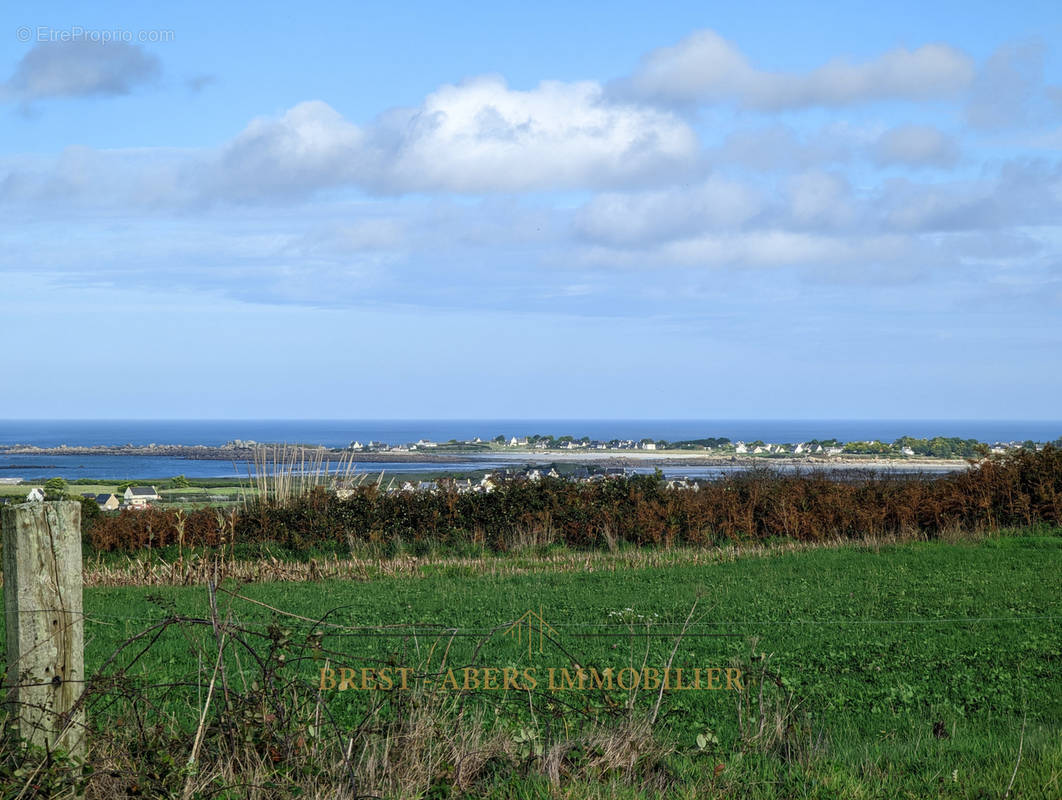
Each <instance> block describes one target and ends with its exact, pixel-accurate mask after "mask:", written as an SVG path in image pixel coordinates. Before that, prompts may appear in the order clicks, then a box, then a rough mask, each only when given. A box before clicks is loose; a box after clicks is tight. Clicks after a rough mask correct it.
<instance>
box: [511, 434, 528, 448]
mask: <svg viewBox="0 0 1062 800" xmlns="http://www.w3.org/2000/svg"><path fill="white" fill-rule="evenodd" d="M509 447H527V437H526V436H523V437H521V438H519V439H517V438H516V437H515V436H514V437H513V438H512V439H510V440H509Z"/></svg>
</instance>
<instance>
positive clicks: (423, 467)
mask: <svg viewBox="0 0 1062 800" xmlns="http://www.w3.org/2000/svg"><path fill="white" fill-rule="evenodd" d="M533 434H551V435H554V436H564V435H571V436H574V437H576V438H579V437H582V436H589V437H590V438H591V439H601V440H609V439H633V440H635V441H637V440H639V439H642V438H650V439H667V440H669V441H678V440H682V439H703V438H708V437H726V438H729V439H731V440H732V441H738V440H744V441H755V440H757V439H761V440H763V441H765V442H801V441H807V440H809V439H829V438H836V439H839V440H841V441H864V440H870V439H878V440H881V441H894V440H896V439H898V438H899V437H901V436H915V437H919V438H922V437H932V436H957V437H961V438H964V439H977V440H978V441H982V442H986V443H989V444H992V443H996V442H1011V441H1018V442H1021V441H1026V440H1029V439H1031V440H1033V441H1036V442H1045V441H1053V440H1055V439H1058V438H1059V437H1062V420H939V419H938V420H855V419H845V420H825V419H823V420H736V419H731V420H674V419H672V420H651V419H643V420H633V419H593V420H590V419H462V420H452V419H451V420H0V447H2V446H9V445H16V444H22V445H35V446H37V447H59V446H61V445H67V446H69V447H92V446H106V445H125V444H130V445H142V446H143V445H150V444H157V445H207V446H215V447H217V446H221V445H223V444H225V443H226V442H229V441H232V440H235V439H242V440H244V441H251V440H253V441H256V442H260V443H279V444H304V445H324V446H326V447H346V446H348V445H349V444H350V443H351V442H353V441H360V442H369V441H381V442H386V443H388V444H402V443H408V442H416V441H418V440H420V439H427V440H431V441H436V442H446V441H449V440H450V439H456V440H458V441H465V440H470V439H473V438H475V437H477V436H478V437H480V438H482V439H492V438H494V437H495V436H498V435H503V436H505V437H506V438H508V437H511V436H530V435H533ZM511 465H512V461H511V460H508V459H491V457H490V456H487V457H485V458H484V459H482V460H481V459H470V460H462V461H452V462H445V463H440V462H416V461H410V462H403V463H387V464H374V463H365V464H361V465H358V466H357V470H358V471H359V472H360V471H364V472H371V473H378V472H380V471H381V469H382V470H385V471H386V472H387V473H389V474H400V473H410V472H429V471H430V472H442V471H450V472H455V473H461V472H471V471H474V470H482V469H492V468H496V467H500V466H511ZM643 469H649V470H651V469H652V467H646V468H643ZM724 471H725V468H718V467H714V468H711V467H696V468H695V467H675V468H665V470H664V472H665V474H666V475H669V476H670V475H688V476H689V477H713V476H716V475H718V474H722V472H724ZM174 475H185V476H187V477H189V478H217V477H229V478H240V477H242V478H246V477H247V476H248V465H247V464H245V463H233V462H228V461H207V460H193V459H182V458H170V457H161V456H160V457H154V456H127V455H113V456H112V455H92V456H88V455H52V454H44V455H15V454H7V453H2V452H0V481H2V482H5V483H8V482H12V481H14V480H16V479H26V480H30V479H40V478H45V477H48V478H50V477H56V476H58V477H62V478H66V479H67V480H76V479H78V478H101V479H133V478H137V479H139V478H144V479H162V478H169V477H173V476H174Z"/></svg>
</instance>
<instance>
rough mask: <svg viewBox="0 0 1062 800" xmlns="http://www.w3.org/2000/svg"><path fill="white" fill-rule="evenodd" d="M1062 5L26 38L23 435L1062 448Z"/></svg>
mask: <svg viewBox="0 0 1062 800" xmlns="http://www.w3.org/2000/svg"><path fill="white" fill-rule="evenodd" d="M1060 42H1062V5H1059V4H1058V3H1057V2H1035V1H1028V2H1022V3H1020V4H1018V5H1017V6H1011V7H1005V6H1003V5H1000V4H998V3H981V2H968V1H967V2H961V3H959V2H931V3H925V2H920V3H913V2H896V3H888V4H870V3H851V2H849V3H830V2H815V3H808V2H785V3H781V2H778V3H763V2H748V3H743V4H733V3H726V4H724V3H706V2H703V1H702V2H690V3H678V2H659V3H654V4H652V5H650V4H647V3H628V2H613V3H610V4H608V5H607V6H602V5H600V4H589V3H587V4H578V3H570V2H565V3H552V2H539V3H535V4H500V3H478V2H470V3H463V4H460V5H459V6H452V5H451V4H438V3H417V2H407V3H402V4H389V5H387V4H373V3H365V4H347V3H321V2H313V1H312V0H309V1H307V2H302V3H298V4H290V3H285V4H279V3H272V2H261V3H258V4H255V6H254V7H253V10H252V8H251V7H248V6H241V5H238V4H222V5H221V6H219V5H217V4H206V3H200V2H188V3H184V4H181V5H180V7H176V6H172V5H171V4H148V3H108V2H101V3H95V4H93V6H92V7H91V8H82V7H79V4H73V3H65V2H52V3H47V4H37V5H31V6H22V7H13V6H12V5H11V4H6V5H5V7H4V8H3V9H2V10H0V341H3V342H4V343H5V345H6V346H4V347H3V349H2V353H3V356H2V364H3V369H2V371H0V419H2V418H53V417H54V418H114V419H121V418H245V419H248V418H302V419H310V418H320V419H331V418H346V419H356V418H366V419H373V418H436V419H438V418H484V417H486V418H520V417H528V418H537V419H543V418H551V417H553V418H580V417H581V418H643V419H644V418H652V419H666V418H685V419H689V418H695V419H724V418H741V419H750V418H775V419H787V418H788V419H794V418H803V419H816V418H820V419H836V418H856V419H867V418H889V419H902V418H912V419H926V418H937V419H1059V418H1062V413H1059V412H1060V408H1062V406H1060V403H1059V400H1058V398H1059V397H1060V396H1062V369H1060V367H1062V357H1060V353H1062V49H1060V45H1059V43H1060Z"/></svg>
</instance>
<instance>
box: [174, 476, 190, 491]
mask: <svg viewBox="0 0 1062 800" xmlns="http://www.w3.org/2000/svg"><path fill="white" fill-rule="evenodd" d="M170 483H171V484H172V485H173V488H174V489H187V488H189V487H190V486H191V485H192V482H191V481H190V480H188V479H187V478H186V477H184V475H177V476H175V477H174V478H172V479H171V480H170Z"/></svg>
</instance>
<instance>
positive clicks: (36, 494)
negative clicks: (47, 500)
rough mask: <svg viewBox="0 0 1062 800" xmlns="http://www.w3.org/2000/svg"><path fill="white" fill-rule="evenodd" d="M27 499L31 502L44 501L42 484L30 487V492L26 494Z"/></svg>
mask: <svg viewBox="0 0 1062 800" xmlns="http://www.w3.org/2000/svg"><path fill="white" fill-rule="evenodd" d="M26 501H27V502H30V503H43V502H44V489H42V488H41V487H40V486H34V487H33V488H32V489H30V491H29V494H27V495H26Z"/></svg>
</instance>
